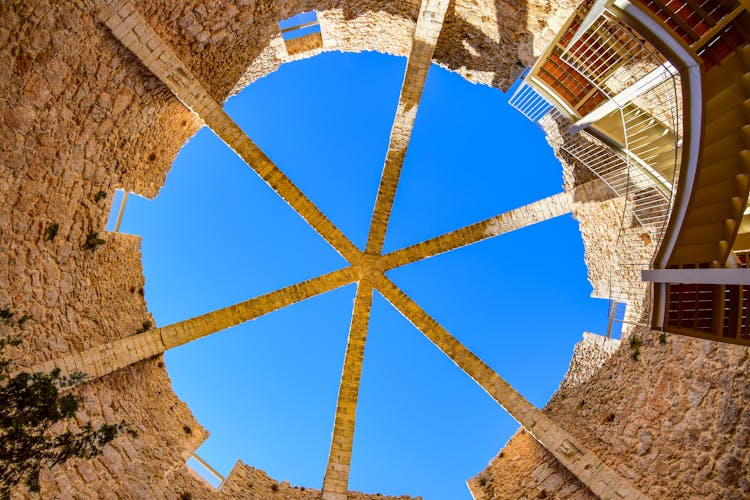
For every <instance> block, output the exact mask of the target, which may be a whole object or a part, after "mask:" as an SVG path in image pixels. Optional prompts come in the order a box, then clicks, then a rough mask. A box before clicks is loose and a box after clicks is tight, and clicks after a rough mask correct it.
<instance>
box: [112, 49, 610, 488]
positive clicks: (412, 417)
mask: <svg viewBox="0 0 750 500" xmlns="http://www.w3.org/2000/svg"><path fill="white" fill-rule="evenodd" d="M405 62H406V61H405V59H404V58H397V57H392V56H386V55H382V54H377V53H364V54H344V53H326V54H323V55H320V56H317V57H315V58H313V59H308V60H304V61H299V62H295V63H289V64H286V65H284V66H282V67H281V68H280V69H279V70H278V71H276V72H275V73H272V74H270V75H269V76H267V77H265V78H263V79H261V80H259V81H257V82H255V83H254V84H253V85H251V86H249V87H248V88H246V89H245V90H244V91H243V92H242V93H241V94H240V95H238V96H236V97H234V98H232V99H231V100H230V101H229V102H228V103H227V104H226V106H225V109H226V110H227V112H228V113H229V115H230V116H231V117H233V119H234V120H235V121H236V122H237V123H238V124H239V125H240V126H241V127H242V128H243V130H244V131H245V132H246V133H247V134H248V136H249V137H250V138H251V139H253V140H254V141H255V142H256V143H257V144H258V145H259V146H260V147H261V149H263V150H264V151H265V152H266V153H267V154H268V155H269V156H270V157H271V159H272V160H273V161H274V162H275V163H276V164H277V165H278V166H279V168H281V170H282V171H284V173H285V174H286V175H288V176H289V177H290V178H291V179H292V180H293V181H294V182H295V183H296V184H297V185H298V186H299V187H300V188H301V189H302V191H303V192H304V193H305V194H307V196H308V197H309V198H310V199H311V200H312V201H313V202H314V203H316V204H317V205H318V207H319V208H321V210H322V211H323V212H324V213H325V214H326V215H327V216H328V217H329V218H330V220H331V221H332V222H333V223H334V224H336V225H337V226H338V227H339V228H340V229H341V230H342V231H343V232H344V234H346V235H347V236H349V237H350V238H351V240H352V241H353V242H354V243H355V244H356V245H357V246H358V247H359V248H360V249H364V247H365V243H366V241H367V235H368V230H369V221H370V217H371V215H372V210H373V206H374V202H375V197H376V194H377V189H378V181H379V179H380V174H381V171H382V167H383V160H384V158H385V154H386V150H387V147H388V141H389V132H390V129H391V125H392V122H393V117H394V113H395V111H396V104H397V101H398V95H399V91H400V87H401V83H402V80H403V74H404V70H405ZM543 140H544V139H543V134H542V132H541V131H540V130H538V129H537V128H536V127H535V126H534V125H532V124H531V123H529V122H528V121H526V120H525V118H524V117H523V116H522V115H520V114H518V113H517V112H516V111H515V110H512V109H511V108H510V107H509V106H508V105H507V104H506V96H504V95H503V94H502V93H501V92H500V91H498V90H496V89H491V88H488V87H483V86H476V85H473V84H471V83H469V82H467V81H465V80H463V79H462V78H461V77H459V76H458V75H456V74H453V73H449V72H448V71H446V70H444V69H442V68H439V67H437V66H435V65H433V66H432V67H431V69H430V71H429V74H428V77H427V82H426V85H425V90H424V94H423V97H422V100H421V104H420V108H419V114H418V116H417V118H416V122H415V126H414V132H413V135H412V138H411V142H410V144H409V149H408V153H407V155H406V158H405V163H404V167H403V170H402V174H401V182H400V184H399V187H398V191H397V194H396V198H395V202H394V207H393V213H392V215H391V222H390V225H389V228H388V233H387V237H386V241H385V247H384V253H388V252H392V251H395V250H398V249H400V248H403V247H406V246H409V245H412V244H415V243H419V242H421V241H424V240H427V239H430V238H433V237H435V236H438V235H440V234H443V233H446V232H449V231H452V230H455V229H458V228H461V227H463V226H466V225H469V224H472V223H474V222H477V221H480V220H483V219H486V218H489V217H492V216H495V215H497V214H502V213H504V212H507V211H509V210H512V209H514V208H517V207H521V206H523V205H526V204H528V203H531V202H534V201H536V200H538V199H542V198H544V197H546V196H549V195H553V194H555V193H558V192H560V191H561V190H562V188H561V187H560V185H561V180H560V179H561V177H560V166H559V163H558V162H557V160H556V159H555V158H554V157H553V155H552V154H551V150H550V148H549V147H548V146H547V145H546V143H543V142H542V141H543ZM122 230H123V231H124V232H132V233H135V234H140V235H142V236H143V244H142V247H143V263H144V273H145V275H146V298H147V300H148V303H149V308H150V310H151V312H152V313H153V315H154V318H155V319H156V322H157V324H158V325H160V326H161V325H166V324H171V323H174V322H176V321H180V320H183V319H187V318H190V317H194V316H196V315H198V314H202V313H205V312H209V311H212V310H216V309H218V308H221V307H225V306H227V305H230V304H234V303H237V302H240V301H243V300H246V299H249V298H252V297H255V296H258V295H261V294H264V293H268V292H271V291H273V290H276V289H278V288H281V287H284V286H288V285H291V284H294V283H297V282H300V281H303V280H307V279H311V278H314V277H316V276H319V275H321V274H325V273H327V272H331V271H334V270H336V269H340V268H343V267H345V266H346V265H347V263H346V261H345V260H344V259H343V258H342V257H341V256H339V255H338V254H337V253H336V252H335V251H334V250H333V249H332V248H331V247H330V246H328V244H327V243H326V242H325V241H324V240H323V239H322V238H321V237H320V236H319V235H318V234H317V233H316V232H315V231H314V230H312V229H311V228H310V227H309V226H308V225H307V224H306V223H305V222H304V220H303V219H302V218H301V217H300V216H299V215H298V214H296V213H295V212H294V211H293V210H292V209H291V208H290V207H289V206H288V205H287V204H286V203H285V202H284V201H283V200H282V199H281V198H280V197H278V195H276V194H275V193H274V192H273V191H272V190H271V189H270V188H269V187H268V186H267V185H266V184H265V183H264V182H263V181H262V180H261V179H260V178H259V177H258V176H257V175H256V174H255V173H254V172H253V171H252V170H251V169H249V168H248V167H247V165H245V164H244V163H243V162H242V161H241V160H240V159H239V158H238V157H237V156H236V155H235V154H234V152H232V151H231V150H230V149H229V148H228V147H227V146H226V145H225V144H224V143H222V142H221V141H220V140H219V139H218V138H217V137H216V136H215V135H214V134H213V133H212V132H211V131H210V130H208V129H207V128H204V129H202V130H201V131H200V132H199V133H198V134H197V135H196V136H195V137H194V138H192V139H191V140H190V142H189V143H188V144H187V145H186V146H185V147H184V148H183V150H182V151H181V152H180V154H179V155H178V157H177V159H176V161H175V164H174V166H173V169H172V171H171V172H170V174H169V177H168V179H167V183H166V185H165V187H164V188H163V190H162V191H161V193H160V194H159V196H157V197H156V198H155V199H154V200H153V201H152V202H146V201H142V200H139V199H135V200H131V201H130V202H129V204H128V209H127V212H126V216H125V219H124V221H123V226H122ZM582 252H583V250H582V245H581V241H580V237H579V236H578V232H577V226H576V224H575V223H574V221H573V219H572V217H571V216H569V215H566V216H562V217H558V218H556V219H552V220H549V221H546V222H543V223H541V224H537V225H533V226H530V227H527V228H524V229H521V230H519V231H515V232H512V233H508V234H503V235H500V236H496V237H495V238H492V239H489V240H487V241H483V242H480V243H477V244H475V245H472V246H469V247H465V248H460V249H457V250H455V251H453V252H450V253H446V254H442V255H438V256H435V257H432V258H430V259H427V260H423V261H420V262H417V263H414V264H410V265H407V266H404V267H400V268H397V269H394V270H392V271H389V272H388V273H387V276H388V277H389V278H391V279H392V280H393V281H394V282H395V283H396V284H397V285H398V286H399V287H401V288H402V289H403V290H404V291H405V292H406V293H408V294H409V295H410V296H411V297H412V298H413V299H414V300H415V301H416V302H417V303H419V304H420V305H421V306H422V307H423V308H424V309H425V310H426V311H427V312H428V313H429V314H431V315H432V316H433V317H434V318H435V319H436V320H438V321H439V322H440V323H441V324H442V325H443V326H444V327H446V328H447V330H448V331H450V332H451V333H452V334H453V335H454V336H456V337H457V338H458V339H459V340H460V341H461V342H463V343H464V344H465V345H466V346H467V347H468V348H469V349H471V350H472V351H473V352H475V353H476V354H477V355H478V356H479V357H480V358H482V359H483V360H484V361H485V362H487V363H488V364H489V365H490V366H491V367H492V368H494V369H495V370H496V371H497V372H498V373H499V374H500V375H501V376H503V377H505V378H506V379H507V380H508V381H509V382H510V383H511V384H513V385H514V386H515V387H516V388H517V389H518V390H519V391H520V392H521V393H522V394H524V395H525V396H526V397H527V398H528V399H529V400H530V401H531V402H532V403H533V404H535V405H536V406H537V407H541V406H543V405H544V403H545V402H546V401H547V399H548V398H549V396H550V395H551V394H552V392H553V391H554V390H555V389H556V388H557V386H558V384H559V381H560V380H561V378H562V376H563V374H564V372H565V370H566V369H567V365H568V362H569V360H570V353H571V351H572V346H573V344H574V343H575V342H576V341H577V340H578V339H579V338H580V333H581V332H580V330H579V326H578V325H580V324H582V321H581V320H582V319H583V317H584V316H585V317H586V324H590V323H591V318H592V317H593V318H605V316H606V315H605V309H606V304H605V303H604V302H603V301H601V303H598V302H597V301H593V300H591V299H589V298H588V296H589V293H590V285H589V284H588V283H587V282H586V277H585V272H586V270H585V266H584V264H583V259H582ZM560 263H564V265H561V264H560ZM354 294H355V286H354V285H348V286H345V287H342V288H339V289H336V290H333V291H331V292H328V293H326V294H323V295H320V296H318V297H314V298H311V299H308V300H306V301H304V302H300V303H298V304H295V305H292V306H289V307H287V308H284V309H282V310H279V311H276V312H273V313H271V314H269V315H267V316H264V317H262V318H259V319H257V320H255V321H252V322H249V323H244V324H242V325H240V326H236V327H233V328H230V329H228V330H226V331H224V332H221V333H216V334H213V335H211V336H208V337H206V338H203V339H200V340H197V341H195V342H192V343H190V344H187V345H184V346H182V347H179V348H176V349H173V350H171V351H169V352H168V353H167V355H166V360H167V366H168V369H169V372H170V375H171V377H172V380H173V384H174V388H175V391H176V393H177V394H178V395H179V396H180V397H181V398H182V399H183V400H185V401H186V402H187V403H188V405H189V406H190V408H191V409H192V411H193V412H194V414H195V416H196V418H197V419H198V421H199V422H200V423H201V424H202V425H204V426H205V427H206V428H207V429H208V431H209V432H210V433H211V437H210V438H209V439H208V440H207V441H206V442H205V443H204V444H203V446H201V447H200V449H199V450H198V454H199V455H200V456H201V457H202V458H203V459H204V460H206V461H207V462H208V463H210V464H211V465H212V466H213V467H214V468H215V469H217V470H218V471H219V472H220V473H221V474H223V475H225V476H226V475H227V474H228V473H229V471H230V470H231V468H232V466H233V464H234V462H235V461H236V460H237V459H242V460H243V461H244V462H245V463H248V464H251V465H253V466H255V467H258V468H260V469H263V470H264V471H266V472H267V473H268V474H269V475H271V476H272V477H274V478H276V479H278V480H289V481H290V482H291V483H292V484H295V485H300V486H306V487H315V488H320V487H321V484H322V479H323V475H324V473H325V470H326V463H327V459H328V453H329V447H330V436H331V430H332V428H333V422H334V416H335V412H336V399H337V393H338V386H339V380H340V378H341V371H342V364H343V359H344V355H345V350H346V345H347V337H348V331H349V326H350V325H349V323H350V320H351V316H352V301H353V299H354ZM374 295H375V296H374V299H373V305H372V313H371V318H370V327H369V334H368V339H367V342H368V343H367V348H366V351H365V353H366V357H365V360H364V365H363V372H362V380H361V386H360V395H359V406H358V410H357V426H356V431H355V439H354V448H353V454H352V462H351V476H350V483H349V487H350V489H351V490H356V491H365V492H372V493H374V492H382V493H385V494H394V495H395V494H410V495H422V496H423V497H424V498H426V499H441V498H445V499H459V498H470V494H469V492H468V490H467V488H466V486H465V484H464V482H465V481H466V479H468V478H469V477H471V476H473V475H475V474H476V473H477V472H478V471H480V470H481V469H482V468H483V467H484V466H485V464H486V463H487V462H488V461H489V460H490V459H491V458H492V457H493V456H494V455H495V454H496V453H497V450H498V449H500V448H501V447H502V445H503V444H504V443H505V442H506V441H507V440H508V439H509V438H510V436H511V435H512V434H513V433H514V432H515V431H516V429H517V427H518V426H517V424H516V423H515V421H513V419H512V418H510V417H509V416H508V415H507V414H506V413H505V412H504V411H503V410H502V408H501V407H499V406H498V405H497V404H496V403H495V402H494V401H493V400H492V399H491V398H490V397H489V396H488V395H487V394H486V393H484V391H483V390H482V389H481V388H480V387H479V386H478V385H476V384H475V383H474V382H473V381H472V380H471V379H470V378H469V377H467V376H466V375H465V374H464V373H463V372H462V371H461V370H460V369H458V368H457V367H456V366H455V365H454V364H453V363H452V362H451V361H450V359H448V358H447V357H446V356H445V355H444V354H442V353H441V352H440V351H438V350H437V349H436V348H435V347H434V346H433V345H432V344H431V343H430V342H429V341H428V340H427V338H425V337H424V336H423V335H422V334H421V333H420V332H419V331H418V330H417V329H415V328H414V327H413V326H412V325H410V324H409V323H408V321H406V320H405V319H404V318H403V317H402V316H401V315H400V314H399V313H398V311H396V310H395V309H394V308H393V307H392V306H391V305H390V304H389V303H388V302H387V301H386V300H385V299H384V298H383V297H382V296H380V295H379V294H378V293H377V292H376V293H375V294H374ZM591 326H597V325H591Z"/></svg>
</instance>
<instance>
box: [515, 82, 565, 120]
mask: <svg viewBox="0 0 750 500" xmlns="http://www.w3.org/2000/svg"><path fill="white" fill-rule="evenodd" d="M522 78H523V77H522ZM508 104H510V105H511V106H513V107H514V108H515V109H516V110H518V111H519V112H520V113H521V114H522V115H523V116H525V117H526V118H528V119H529V120H531V121H532V122H534V123H539V120H541V119H542V118H544V117H545V116H546V115H547V113H549V111H550V110H551V109H553V108H554V106H553V105H552V104H550V103H549V101H547V99H545V98H544V96H542V95H541V94H540V93H539V92H537V91H536V89H534V87H532V86H531V85H529V84H528V83H527V82H526V81H521V83H520V84H519V85H518V88H516V91H515V92H514V93H513V95H512V96H511V97H510V99H508Z"/></svg>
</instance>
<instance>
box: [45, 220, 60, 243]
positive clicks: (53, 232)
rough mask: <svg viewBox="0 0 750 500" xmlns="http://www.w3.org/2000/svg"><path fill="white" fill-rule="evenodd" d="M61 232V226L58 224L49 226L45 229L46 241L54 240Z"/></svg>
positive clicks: (54, 223)
mask: <svg viewBox="0 0 750 500" xmlns="http://www.w3.org/2000/svg"><path fill="white" fill-rule="evenodd" d="M59 230H60V224H58V223H57V222H53V223H51V224H47V227H46V228H45V229H44V239H45V240H46V241H52V240H54V239H55V236H57V232H58V231H59Z"/></svg>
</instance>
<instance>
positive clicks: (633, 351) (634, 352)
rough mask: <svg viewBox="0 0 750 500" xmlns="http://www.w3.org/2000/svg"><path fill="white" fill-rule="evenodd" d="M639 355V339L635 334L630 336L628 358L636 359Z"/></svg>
mask: <svg viewBox="0 0 750 500" xmlns="http://www.w3.org/2000/svg"><path fill="white" fill-rule="evenodd" d="M640 355H641V339H640V338H639V337H637V336H636V335H633V336H632V337H630V358H631V359H632V360H633V361H638V357H639V356H640Z"/></svg>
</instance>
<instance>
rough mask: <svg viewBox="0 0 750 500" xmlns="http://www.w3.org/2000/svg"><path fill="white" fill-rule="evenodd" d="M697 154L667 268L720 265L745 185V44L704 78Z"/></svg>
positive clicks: (748, 58)
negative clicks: (691, 185)
mask: <svg viewBox="0 0 750 500" xmlns="http://www.w3.org/2000/svg"><path fill="white" fill-rule="evenodd" d="M703 96H704V124H703V135H702V144H703V148H702V156H701V160H700V163H699V166H698V175H697V179H696V182H695V185H694V188H693V193H692V196H691V198H690V201H689V202H688V209H687V215H686V218H685V222H684V223H683V225H682V228H681V229H680V233H679V235H678V237H677V240H676V243H675V246H674V250H673V251H672V255H671V256H670V257H669V260H668V267H679V266H683V265H686V264H703V265H705V264H708V266H710V267H724V266H725V265H726V262H727V259H728V258H729V256H730V252H731V249H732V243H733V242H734V239H735V237H736V236H737V231H738V230H739V227H740V223H741V222H742V217H743V212H744V211H745V207H746V206H747V197H748V187H749V186H750V44H748V45H745V46H743V47H742V48H740V49H739V50H737V51H736V52H735V53H733V54H732V55H730V56H728V57H726V58H725V59H724V60H723V62H722V64H721V65H719V66H716V67H714V68H713V69H712V70H711V71H710V72H708V73H707V74H706V75H705V76H704V79H703Z"/></svg>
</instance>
